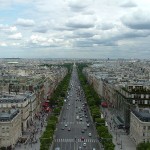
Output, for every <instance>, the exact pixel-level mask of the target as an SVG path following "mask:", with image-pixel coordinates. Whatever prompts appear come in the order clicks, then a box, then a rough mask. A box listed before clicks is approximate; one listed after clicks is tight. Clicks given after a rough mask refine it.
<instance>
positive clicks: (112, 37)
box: [0, 0, 150, 59]
mask: <svg viewBox="0 0 150 150" xmlns="http://www.w3.org/2000/svg"><path fill="white" fill-rule="evenodd" d="M0 2H1V5H0V52H1V55H0V58H7V57H9V58H11V57H12V58H14V57H16V58H18V57H19V58H140V59H148V58H149V55H150V50H149V47H150V45H149V40H150V38H149V35H150V19H149V14H150V11H149V8H150V1H147V0H143V1H140V0H136V1H132V0H123V1H119V0H111V1H106V0H101V1H99V0H86V3H85V2H82V1H79V0H63V1H62V0H56V1H51V0H44V1H43V0H36V1H34V0H26V1H24V0H14V1H11V0H5V1H4V0H1V1H0Z"/></svg>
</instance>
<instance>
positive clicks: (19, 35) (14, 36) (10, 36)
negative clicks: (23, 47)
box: [8, 32, 22, 40]
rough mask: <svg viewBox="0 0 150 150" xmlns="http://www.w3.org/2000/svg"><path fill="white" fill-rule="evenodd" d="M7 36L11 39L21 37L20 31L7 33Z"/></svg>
mask: <svg viewBox="0 0 150 150" xmlns="http://www.w3.org/2000/svg"><path fill="white" fill-rule="evenodd" d="M8 38H9V39H13V40H20V39H21V38H22V34H21V33H20V32H19V33H15V34H12V35H9V36H8Z"/></svg>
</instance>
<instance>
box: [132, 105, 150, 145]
mask: <svg viewBox="0 0 150 150" xmlns="http://www.w3.org/2000/svg"><path fill="white" fill-rule="evenodd" d="M130 117H131V119H130V120H131V121H130V137H131V138H132V139H133V140H134V142H135V143H136V144H139V143H141V142H150V109H146V108H145V109H139V108H138V109H136V110H134V111H132V112H131V116H130Z"/></svg>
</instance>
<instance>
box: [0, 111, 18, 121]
mask: <svg viewBox="0 0 150 150" xmlns="http://www.w3.org/2000/svg"><path fill="white" fill-rule="evenodd" d="M18 113H19V110H18V109H10V110H9V111H8V112H0V122H6V121H11V120H12V119H13V118H14V117H15V116H16V115H17V114H18Z"/></svg>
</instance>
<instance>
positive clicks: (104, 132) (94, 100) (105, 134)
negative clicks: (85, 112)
mask: <svg viewBox="0 0 150 150" xmlns="http://www.w3.org/2000/svg"><path fill="white" fill-rule="evenodd" d="M77 67H78V75H79V80H80V82H81V85H82V88H83V90H84V93H85V97H86V100H87V103H88V106H89V108H90V113H91V116H92V118H93V121H94V123H95V126H96V129H97V133H98V136H99V140H100V142H101V143H102V145H103V147H104V149H105V150H114V149H115V145H114V144H113V142H112V135H111V134H110V133H109V131H108V128H107V127H106V126H105V120H104V119H102V118H101V111H100V107H99V106H100V104H101V99H100V98H99V96H98V94H97V93H96V92H95V90H94V89H93V87H92V86H90V85H89V84H88V82H87V79H86V77H85V76H84V74H83V72H82V71H83V68H84V67H87V65H86V64H77Z"/></svg>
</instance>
